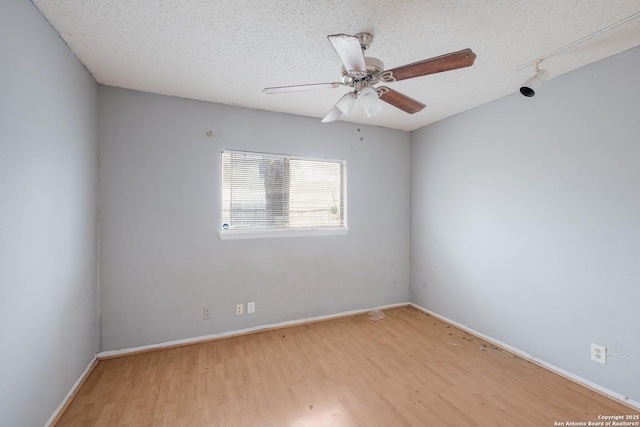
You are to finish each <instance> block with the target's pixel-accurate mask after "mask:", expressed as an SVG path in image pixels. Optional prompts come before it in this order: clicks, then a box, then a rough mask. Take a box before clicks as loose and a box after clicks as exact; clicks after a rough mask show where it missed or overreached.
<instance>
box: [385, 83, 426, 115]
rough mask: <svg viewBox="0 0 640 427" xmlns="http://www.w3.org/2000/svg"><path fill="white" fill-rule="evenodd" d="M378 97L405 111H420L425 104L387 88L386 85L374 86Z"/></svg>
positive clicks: (410, 112) (411, 112)
mask: <svg viewBox="0 0 640 427" xmlns="http://www.w3.org/2000/svg"><path fill="white" fill-rule="evenodd" d="M376 91H377V92H378V97H379V98H380V99H381V100H383V101H384V102H386V103H387V104H391V105H393V106H394V107H396V108H399V109H400V110H402V111H404V112H405V113H409V114H414V113H417V112H420V111H422V109H423V108H424V107H425V105H424V104H423V103H422V102H419V101H416V100H415V99H413V98H409V97H408V96H407V95H403V94H401V93H400V92H397V91H395V90H393V89H389V88H388V87H386V86H380V87H377V88H376Z"/></svg>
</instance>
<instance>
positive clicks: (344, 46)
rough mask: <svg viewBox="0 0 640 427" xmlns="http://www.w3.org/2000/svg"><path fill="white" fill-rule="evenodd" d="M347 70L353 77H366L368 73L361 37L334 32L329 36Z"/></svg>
mask: <svg viewBox="0 0 640 427" xmlns="http://www.w3.org/2000/svg"><path fill="white" fill-rule="evenodd" d="M327 38H328V39H329V41H330V42H331V45H332V46H333V48H334V49H335V51H336V53H337V54H338V56H339V57H340V61H342V64H343V65H344V68H345V70H347V72H348V73H349V75H351V76H353V77H364V76H366V75H367V64H366V63H365V62H364V53H362V47H361V46H360V39H358V38H357V37H356V36H349V35H347V34H334V35H331V36H328V37H327Z"/></svg>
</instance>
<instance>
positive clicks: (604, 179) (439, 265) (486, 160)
mask: <svg viewBox="0 0 640 427" xmlns="http://www.w3.org/2000/svg"><path fill="white" fill-rule="evenodd" d="M638 69H640V49H638V48H636V49H633V50H630V51H627V52H625V53H623V54H620V55H617V56H615V57H612V58H609V59H607V60H604V61H602V62H599V63H596V64H593V65H591V66H588V67H585V68H582V69H580V70H578V71H576V72H573V73H570V74H568V75H564V76H561V77H559V78H556V79H553V80H551V81H549V82H547V83H546V84H545V88H544V90H543V91H542V92H541V93H540V94H539V95H538V96H536V97H535V98H533V99H527V98H524V97H522V96H521V95H519V94H517V95H512V96H509V97H506V98H504V99H501V100H499V101H496V102H493V103H491V104H488V105H485V106H482V107H480V108H476V109H474V110H472V111H468V112H466V113H463V114H460V115H458V116H455V117H452V118H450V119H447V120H444V121H442V122H439V123H437V124H435V125H432V126H429V127H426V128H423V129H421V130H419V131H416V132H414V134H413V135H412V153H411V155H412V164H411V167H412V176H411V186H412V192H411V196H412V197H411V203H412V210H411V218H412V222H411V236H412V240H411V300H412V301H414V302H415V303H417V304H419V305H421V306H423V307H426V308H428V309H430V310H432V311H434V312H436V313H438V314H441V315H443V316H446V317H448V318H450V319H452V320H455V321H458V322H460V323H462V324H464V325H466V326H468V327H470V328H472V329H475V330H477V331H480V332H482V333H484V334H487V335H489V336H492V337H494V338H496V339H498V340H501V341H503V342H505V343H507V344H509V345H512V346H514V347H516V348H518V349H521V350H523V351H525V352H527V353H529V354H531V355H533V356H534V357H537V358H540V359H542V360H544V361H546V362H548V363H551V364H553V365H556V366H558V367H560V368H562V369H565V370H567V371H569V372H571V373H573V374H574V375H578V376H580V377H582V378H585V379H587V380H589V381H592V382H594V383H596V384H599V385H601V386H603V387H606V388H608V389H611V390H613V391H616V392H618V393H620V394H622V395H625V396H627V397H629V398H631V399H633V400H635V401H636V402H637V401H640V382H639V380H640V369H639V366H640V332H639V331H640V309H639V308H640V166H639V164H638V162H639V161H640V140H639V139H638V138H639V137H638V136H639V135H640V120H638V118H639V117H640V86H639V85H638ZM551 72H553V70H551ZM591 342H599V343H602V344H605V345H606V346H607V347H609V354H610V356H611V357H610V358H609V364H608V365H607V366H603V365H600V364H597V363H595V362H592V361H591V360H590V353H589V352H590V343H591Z"/></svg>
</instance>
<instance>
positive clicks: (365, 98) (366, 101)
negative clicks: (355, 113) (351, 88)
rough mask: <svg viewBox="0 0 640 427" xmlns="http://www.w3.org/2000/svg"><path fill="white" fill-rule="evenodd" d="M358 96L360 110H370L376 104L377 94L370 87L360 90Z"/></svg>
mask: <svg viewBox="0 0 640 427" xmlns="http://www.w3.org/2000/svg"><path fill="white" fill-rule="evenodd" d="M358 96H359V97H360V103H361V104H362V108H364V109H365V110H368V109H369V108H372V107H373V106H374V105H376V104H377V103H378V93H377V92H376V90H375V89H373V88H372V87H370V86H367V87H365V88H362V90H361V91H360V92H359V93H358Z"/></svg>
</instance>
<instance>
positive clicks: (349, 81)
mask: <svg viewBox="0 0 640 427" xmlns="http://www.w3.org/2000/svg"><path fill="white" fill-rule="evenodd" d="M364 62H365V64H367V75H366V76H365V77H363V78H360V79H357V78H354V77H353V76H350V75H349V72H348V71H347V70H346V69H345V68H344V67H342V77H341V78H342V83H343V84H345V85H346V86H351V87H354V86H355V85H356V82H362V83H360V85H361V86H371V85H374V84H376V83H378V82H379V81H380V73H382V72H383V71H384V63H383V62H382V61H381V60H379V59H378V58H374V57H372V56H365V58H364Z"/></svg>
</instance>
